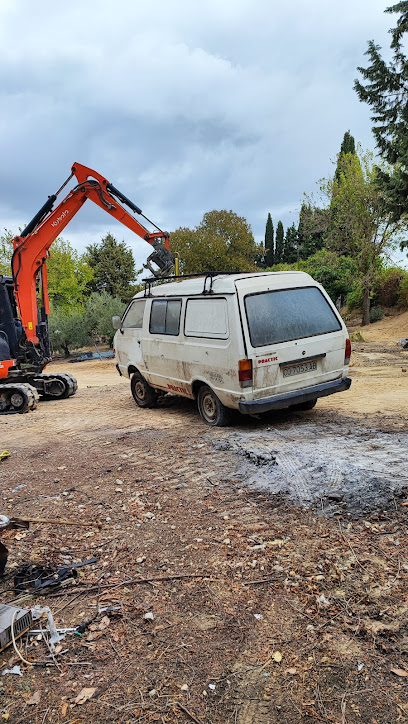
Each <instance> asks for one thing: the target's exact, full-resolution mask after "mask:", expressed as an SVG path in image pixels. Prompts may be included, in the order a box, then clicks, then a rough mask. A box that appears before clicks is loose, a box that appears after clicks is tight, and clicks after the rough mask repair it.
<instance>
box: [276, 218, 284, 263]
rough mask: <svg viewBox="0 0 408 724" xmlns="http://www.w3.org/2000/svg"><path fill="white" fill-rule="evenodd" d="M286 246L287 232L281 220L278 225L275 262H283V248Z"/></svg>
mask: <svg viewBox="0 0 408 724" xmlns="http://www.w3.org/2000/svg"><path fill="white" fill-rule="evenodd" d="M284 246H285V232H284V229H283V224H282V222H281V221H278V225H277V227H276V237H275V264H281V263H282V262H283V261H284V259H283V250H284Z"/></svg>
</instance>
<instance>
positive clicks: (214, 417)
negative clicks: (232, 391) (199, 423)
mask: <svg viewBox="0 0 408 724" xmlns="http://www.w3.org/2000/svg"><path fill="white" fill-rule="evenodd" d="M197 407H198V411H199V413H200V415H201V418H202V419H203V420H204V422H205V423H206V424H207V425H211V426H212V427H226V426H228V425H230V424H231V419H232V410H230V408H229V407H225V405H223V403H222V402H221V400H220V399H219V397H217V395H216V394H215V392H214V390H213V389H212V388H211V387H209V386H208V385H206V384H204V383H202V384H201V385H200V387H199V389H198V395H197Z"/></svg>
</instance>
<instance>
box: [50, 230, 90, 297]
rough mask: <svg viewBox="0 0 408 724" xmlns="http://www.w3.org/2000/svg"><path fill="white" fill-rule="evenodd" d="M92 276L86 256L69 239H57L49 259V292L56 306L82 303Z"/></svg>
mask: <svg viewBox="0 0 408 724" xmlns="http://www.w3.org/2000/svg"><path fill="white" fill-rule="evenodd" d="M92 277H93V272H92V269H91V267H90V266H89V264H88V261H87V258H86V256H85V255H81V254H79V253H78V252H77V251H76V249H74V248H73V247H72V246H71V244H70V243H69V241H65V240H64V239H57V240H56V241H55V242H54V244H53V245H52V247H51V249H50V258H49V259H48V261H47V278H48V293H49V297H50V301H51V302H52V303H53V304H54V306H58V307H70V306H75V305H76V304H81V303H82V302H83V300H84V296H85V294H86V290H87V285H88V284H90V283H91V281H92Z"/></svg>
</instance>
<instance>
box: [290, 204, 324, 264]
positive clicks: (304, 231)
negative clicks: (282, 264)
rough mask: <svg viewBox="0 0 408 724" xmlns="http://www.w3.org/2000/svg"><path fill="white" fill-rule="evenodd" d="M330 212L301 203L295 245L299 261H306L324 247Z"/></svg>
mask: <svg viewBox="0 0 408 724" xmlns="http://www.w3.org/2000/svg"><path fill="white" fill-rule="evenodd" d="M330 213H331V212H330V210H328V209H319V208H318V207H313V206H311V205H310V204H306V203H303V204H302V208H301V210H300V216H299V226H298V231H297V244H298V247H299V257H300V259H307V258H308V257H309V256H312V254H315V253H316V252H317V251H319V249H322V248H323V246H324V238H325V234H326V233H327V230H328V228H329V222H330Z"/></svg>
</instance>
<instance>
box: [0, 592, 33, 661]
mask: <svg viewBox="0 0 408 724" xmlns="http://www.w3.org/2000/svg"><path fill="white" fill-rule="evenodd" d="M32 622H33V617H32V615H31V611H27V610H26V609H25V608H18V607H16V606H10V605H9V604H6V603H0V651H3V649H5V648H6V647H7V646H9V645H10V644H11V642H12V641H13V635H14V638H15V639H17V638H19V636H22V635H23V633H25V632H26V631H28V629H29V628H30V627H31V625H32ZM12 629H13V633H12Z"/></svg>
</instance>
